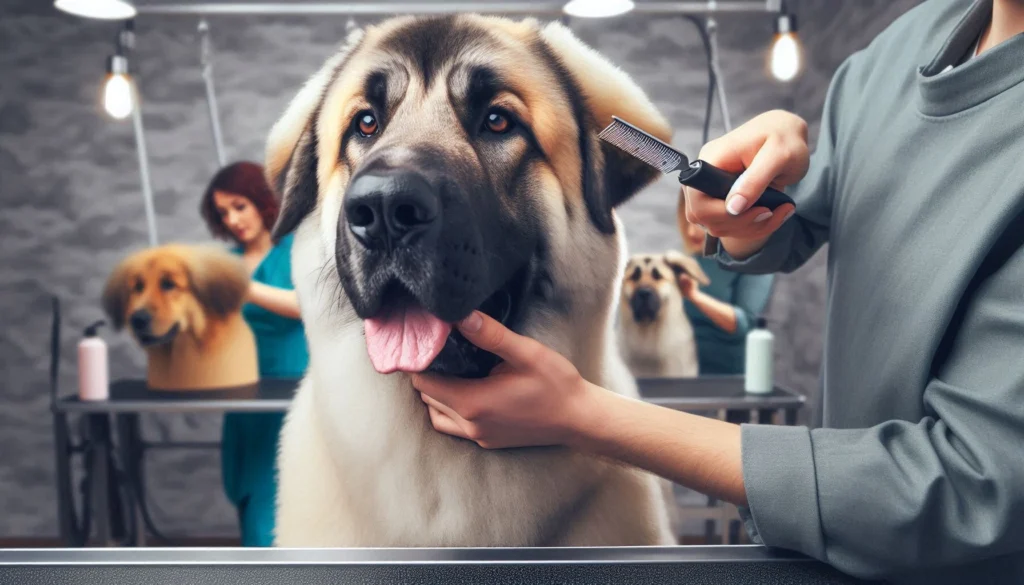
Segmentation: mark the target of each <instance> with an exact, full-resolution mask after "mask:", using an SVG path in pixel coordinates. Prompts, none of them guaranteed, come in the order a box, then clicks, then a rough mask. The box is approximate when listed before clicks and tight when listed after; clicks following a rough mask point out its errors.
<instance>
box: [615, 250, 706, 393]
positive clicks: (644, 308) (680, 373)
mask: <svg viewBox="0 0 1024 585" xmlns="http://www.w3.org/2000/svg"><path fill="white" fill-rule="evenodd" d="M683 278H692V279H693V280H695V281H696V282H697V283H698V284H700V285H704V286H707V285H708V284H710V283H711V281H710V280H709V279H708V276H707V274H706V273H705V272H704V270H702V269H701V267H700V264H698V263H697V261H696V260H695V259H694V258H693V257H692V256H687V255H685V254H682V253H680V252H676V251H674V250H671V251H668V252H665V253H662V254H636V255H634V256H633V257H632V258H630V260H629V263H627V264H626V271H625V274H624V275H623V278H622V296H621V300H620V302H619V340H620V345H621V347H622V353H623V356H624V357H625V359H626V364H627V365H628V366H629V369H630V371H631V372H633V375H634V376H636V377H638V378H692V377H695V376H697V375H698V374H699V373H700V367H699V366H698V362H697V343H696V340H695V339H694V336H693V325H692V324H691V323H690V319H689V318H688V317H687V316H686V312H685V311H684V310H683V294H682V289H681V288H680V284H681V279H683Z"/></svg>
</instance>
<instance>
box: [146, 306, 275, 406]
mask: <svg viewBox="0 0 1024 585" xmlns="http://www.w3.org/2000/svg"><path fill="white" fill-rule="evenodd" d="M146 353H147V356H148V371H147V376H146V377H147V383H148V385H149V387H150V388H151V389H154V390H208V389H216V388H233V387H241V386H249V385H252V384H255V383H256V382H258V381H259V371H258V367H257V363H256V342H255V339H254V338H253V334H252V330H250V329H249V326H248V325H247V324H246V323H245V321H244V320H243V319H242V316H241V315H238V314H234V315H230V316H228V317H227V318H224V319H210V320H208V321H207V323H206V327H205V328H204V330H203V334H202V336H201V338H200V337H197V336H196V335H194V334H192V333H190V332H183V333H180V334H178V335H177V336H176V337H175V338H174V339H173V340H172V341H171V342H170V343H167V344H164V345H161V346H157V347H152V348H149V349H148V350H147V352H146Z"/></svg>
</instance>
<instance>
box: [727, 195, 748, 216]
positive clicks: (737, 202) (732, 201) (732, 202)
mask: <svg viewBox="0 0 1024 585" xmlns="http://www.w3.org/2000/svg"><path fill="white" fill-rule="evenodd" d="M746 207H747V198H746V197H744V196H743V195H733V196H732V197H730V198H729V201H727V202H726V204H725V209H726V211H728V212H729V213H730V214H732V215H739V214H741V213H743V210H744V209H745V208H746Z"/></svg>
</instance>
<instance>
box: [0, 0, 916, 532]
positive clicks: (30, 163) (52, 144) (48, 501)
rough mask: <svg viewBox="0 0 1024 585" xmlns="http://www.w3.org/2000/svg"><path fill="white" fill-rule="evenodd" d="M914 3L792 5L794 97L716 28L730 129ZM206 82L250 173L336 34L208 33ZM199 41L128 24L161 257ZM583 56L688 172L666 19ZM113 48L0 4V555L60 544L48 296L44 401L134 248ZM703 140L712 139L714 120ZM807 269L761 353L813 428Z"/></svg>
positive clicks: (206, 435)
mask: <svg viewBox="0 0 1024 585" xmlns="http://www.w3.org/2000/svg"><path fill="white" fill-rule="evenodd" d="M916 3H917V0H899V1H893V2H890V1H887V0H858V1H852V0H847V1H843V2H838V1H836V0H802V1H799V2H795V3H794V2H791V4H792V5H793V8H794V9H795V11H796V13H797V14H798V16H799V23H800V26H801V30H800V34H801V37H802V39H803V41H804V44H805V48H806V54H807V58H808V69H807V71H806V73H805V74H804V76H803V77H802V78H801V79H800V80H799V81H798V82H796V83H794V84H792V85H791V86H788V87H784V86H781V85H779V84H776V83H774V82H772V81H771V80H770V79H769V78H768V76H767V75H766V73H765V68H764V63H765V49H766V47H767V45H768V42H769V40H770V35H771V32H772V28H771V27H772V23H771V20H770V19H769V18H767V17H765V16H723V17H721V18H720V19H719V24H720V45H721V66H722V68H723V70H724V76H725V80H724V81H725V87H726V89H727V92H728V97H729V106H730V109H731V113H732V118H733V121H734V124H738V123H741V122H743V121H744V120H747V119H749V118H750V117H752V116H753V115H755V114H757V113H759V112H761V111H764V110H768V109H771V108H777V107H782V108H787V109H790V110H793V111H796V112H797V113H799V114H801V115H803V116H805V117H806V118H807V119H808V120H809V121H811V122H812V124H811V127H812V137H813V136H814V135H815V134H816V129H817V124H816V119H817V117H818V115H819V114H820V111H821V105H822V101H823V99H824V95H825V91H826V89H827V85H828V80H829V78H830V76H831V75H832V73H833V71H834V70H835V69H836V67H837V66H838V65H839V64H840V63H841V61H842V60H843V59H844V58H845V57H846V56H847V55H849V54H850V53H852V52H853V51H855V50H857V49H859V48H861V47H863V46H865V45H866V44H867V43H868V42H869V41H870V39H871V38H872V37H873V36H874V35H876V34H877V33H878V32H880V31H881V30H882V29H884V28H885V27H886V26H887V25H888V24H889V23H890V22H891V21H892V20H893V19H894V18H896V17H897V16H898V15H900V14H901V13H903V12H904V11H905V10H907V9H908V8H910V7H911V6H913V5H915V4H916ZM209 22H210V26H211V28H212V31H213V41H214V51H215V57H216V62H215V74H216V85H217V90H218V98H219V101H220V107H221V118H222V124H223V129H224V136H225V140H226V143H227V150H228V156H229V158H230V159H240V158H246V159H257V160H258V159H260V157H261V156H262V151H263V139H264V136H265V133H266V131H267V130H268V128H269V127H270V125H271V124H272V123H273V122H274V120H275V119H276V116H277V115H278V114H279V113H280V112H281V111H282V109H283V107H284V106H285V104H286V103H287V102H288V100H289V98H290V97H291V96H292V95H293V93H294V91H295V90H296V89H297V87H298V86H299V84H300V83H301V82H302V81H303V80H304V79H305V78H306V77H307V76H308V75H309V74H310V73H311V72H313V71H314V70H315V69H316V68H317V67H318V66H319V64H320V63H321V62H322V60H323V59H324V58H325V57H327V56H328V55H329V54H330V53H331V52H332V50H333V49H334V48H335V46H336V45H337V43H338V42H339V40H340V39H341V38H342V36H343V32H344V29H345V24H346V19H345V18H326V17H301V18H300V17H287V18H280V17H279V18H269V17H216V18H211V19H210V21H209ZM196 24H197V21H196V19H195V18H192V17H184V16H173V17H140V18H139V20H138V22H137V28H136V31H137V37H138V43H137V44H138V46H137V50H136V55H135V59H134V66H135V67H136V74H137V76H138V78H139V80H140V84H141V91H142V95H143V99H144V116H145V125H146V132H147V135H146V139H147V145H148V149H149V153H150V157H151V164H152V182H153V186H154V191H155V200H156V212H157V215H158V219H157V222H158V226H159V233H160V237H161V240H162V241H169V240H179V241H201V240H205V239H207V236H206V234H205V232H204V230H203V228H202V224H201V222H200V221H199V219H198V213H197V203H198V198H199V195H200V193H201V191H202V189H203V187H204V185H205V183H206V181H207V180H208V178H209V177H210V176H211V175H212V173H213V172H214V171H215V169H216V155H215V152H214V149H213V145H212V141H211V137H210V132H209V122H208V117H207V110H206V102H205V95H204V90H203V85H202V81H201V78H200V72H199V67H198V45H197V34H196ZM571 25H572V26H573V28H574V29H576V30H577V31H578V33H579V34H580V35H581V36H582V38H583V39H585V40H586V41H588V42H590V43H592V44H593V45H595V46H596V47H597V48H599V49H600V50H602V51H603V52H604V53H606V54H607V55H609V56H610V57H611V58H612V59H614V60H615V61H616V62H618V63H620V64H621V65H622V67H623V68H624V69H625V70H626V71H627V72H629V73H630V74H632V75H634V76H635V77H636V79H637V80H638V81H639V83H640V85H641V86H643V87H644V88H645V89H646V90H647V91H649V92H650V94H651V95H652V97H653V98H654V99H655V101H656V102H657V103H658V104H659V106H661V107H662V108H664V111H665V112H666V114H667V115H668V116H669V117H670V118H671V120H672V121H673V123H674V124H675V127H676V135H675V144H676V145H678V146H680V147H682V148H684V149H685V150H686V151H687V152H690V153H693V154H695V153H697V151H698V150H699V146H700V125H701V120H702V116H703V111H704V98H705V88H706V85H705V83H706V76H705V68H704V55H703V52H702V48H701V44H700V40H699V37H698V36H697V35H696V34H695V32H694V30H693V28H692V25H691V24H690V23H688V22H686V21H685V20H683V19H682V18H679V17H664V16H662V17H650V16H642V15H632V16H627V17H625V18H621V19H616V20H613V21H582V20H573V21H572V22H571ZM115 31H116V28H115V26H114V25H112V24H110V23H104V22H97V21H83V20H79V19H76V18H73V17H70V16H67V15H64V14H61V13H58V12H56V11H55V10H54V9H53V8H52V2H48V1H47V2H44V1H41V0H38V1H37V0H0V209H2V213H0V267H2V270H0V324H2V326H0V445H2V447H0V536H13V535H17V536H46V535H54V534H56V532H57V524H56V509H55V504H54V496H55V491H54V488H53V475H54V473H53V471H54V463H53V451H52V450H53V445H52V435H51V433H52V430H51V421H50V418H49V415H48V408H47V406H48V405H47V378H46V371H47V365H48V360H49V354H48V342H47V340H48V335H49V333H48V332H49V326H50V317H49V296H50V295H54V294H56V295H59V296H60V297H61V299H62V301H63V303H64V307H65V317H64V328H63V335H64V344H63V352H64V359H63V362H62V377H61V381H62V384H63V388H64V390H65V391H66V392H71V391H73V390H74V387H75V361H74V350H75V344H76V342H77V341H78V336H79V334H80V332H81V330H82V328H83V327H84V326H86V325H87V324H88V323H89V322H91V321H93V320H94V319H97V318H100V317H101V316H102V315H101V311H100V308H99V305H98V299H99V294H100V291H101V288H102V285H103V281H104V278H105V276H106V274H107V273H108V271H109V270H110V269H111V267H112V266H113V265H114V263H115V262H116V261H117V260H118V259H119V258H121V257H122V256H123V255H124V254H125V253H126V252H128V251H130V250H133V249H137V248H139V247H142V246H144V245H146V242H147V239H146V238H147V236H146V227H145V218H144V212H143V206H142V200H141V197H140V187H139V172H138V167H137V164H136V150H135V144H134V139H133V135H132V129H131V124H130V123H128V122H115V121H112V120H110V119H108V118H106V117H105V116H104V115H103V113H102V111H101V108H100V106H99V104H100V99H99V98H100V91H101V81H102V79H103V68H104V59H105V58H106V57H107V55H108V54H109V53H110V52H111V50H112V46H113V44H112V43H113V39H114V35H115ZM712 130H713V135H717V134H719V133H720V132H721V123H720V117H719V116H718V115H717V112H716V117H715V123H714V125H713V126H712ZM676 189H677V184H675V183H674V180H673V179H666V180H665V181H663V182H661V183H658V184H657V185H655V186H653V187H651V188H650V189H649V190H647V191H646V192H644V193H643V194H641V195H640V196H638V197H637V198H636V199H634V200H633V201H632V202H630V203H629V204H628V205H627V206H626V207H625V208H623V209H622V211H621V215H622V217H623V219H624V221H625V223H626V226H627V233H628V237H629V239H630V244H631V247H632V249H633V250H636V251H642V250H663V249H666V248H677V247H679V245H680V242H679V237H678V235H677V233H676V229H675V219H674V213H675V212H674V210H675V204H676ZM824 295H825V291H824V258H823V254H821V253H819V255H818V256H816V257H815V258H814V259H812V260H811V261H810V262H809V263H808V264H807V265H806V266H804V267H803V268H802V269H800V270H798V271H797V272H795V273H793V274H791V275H786V276H783V277H780V278H779V279H778V280H777V285H776V292H775V297H774V299H773V302H772V304H771V306H770V310H769V318H770V319H771V320H772V323H773V325H772V327H773V329H774V330H775V331H776V333H777V335H778V345H779V355H778V366H777V372H778V373H777V376H778V379H779V380H780V381H781V382H782V383H784V384H787V385H789V386H790V387H792V388H795V389H797V390H799V391H801V392H803V393H805V394H806V395H807V396H808V398H809V400H810V402H811V405H812V408H811V409H809V412H810V414H811V416H810V418H809V419H808V422H810V423H811V424H814V422H815V421H816V420H817V419H816V417H814V416H813V413H814V412H815V410H816V408H814V407H815V406H816V404H817V396H816V394H817V377H818V366H819V361H820V353H821V351H820V338H821V330H822V323H823V321H822V318H823V313H822V307H823V303H824ZM105 337H106V339H107V340H108V341H109V342H110V344H111V351H112V357H111V359H112V374H113V375H114V376H122V375H130V374H138V373H139V372H141V370H142V368H143V365H144V361H143V357H142V355H141V353H140V352H139V351H138V350H137V349H136V348H135V347H134V346H133V345H132V344H131V343H130V342H129V341H128V339H127V338H126V336H124V335H113V334H110V333H109V332H107V334H106V335H105ZM219 428H220V418H219V417H215V416H214V417H207V416H161V417H153V418H149V419H146V420H144V430H145V434H146V436H147V437H149V438H153V439H158V438H166V437H174V438H178V439H183V438H188V439H189V440H216V439H217V438H218V436H219ZM149 461H150V464H149V475H148V478H149V484H150V488H151V506H152V508H153V511H154V515H155V520H156V522H157V523H158V525H159V526H160V527H161V528H163V529H164V531H165V532H167V533H170V534H190V535H233V534H235V533H236V528H235V519H234V515H233V511H232V509H231V508H230V506H229V505H228V504H227V501H226V500H225V499H224V497H223V495H222V492H221V489H220V474H219V469H220V467H219V460H218V456H217V454H216V453H215V452H202V451H199V452H157V453H154V454H152V456H151V458H150V460H149Z"/></svg>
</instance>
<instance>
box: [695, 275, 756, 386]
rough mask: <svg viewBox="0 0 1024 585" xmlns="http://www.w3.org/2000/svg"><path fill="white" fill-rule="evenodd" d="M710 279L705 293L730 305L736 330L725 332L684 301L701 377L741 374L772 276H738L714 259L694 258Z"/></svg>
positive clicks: (704, 288) (703, 287) (703, 289)
mask: <svg viewBox="0 0 1024 585" xmlns="http://www.w3.org/2000/svg"><path fill="white" fill-rule="evenodd" d="M696 260H697V262H699V263H700V267H701V268H703V269H704V272H705V273H706V274H707V275H708V278H709V279H710V280H711V284H709V285H708V286H702V287H701V290H702V291H704V293H706V294H708V295H709V296H712V297H714V298H716V299H718V300H720V301H722V302H725V303H729V304H730V305H732V307H733V309H734V310H735V311H736V331H735V332H734V333H727V332H726V331H724V330H722V329H721V328H719V327H718V325H715V324H714V323H713V322H712V321H711V319H709V318H708V317H707V316H706V315H704V313H702V312H701V311H700V309H698V308H697V307H696V306H694V304H693V303H691V302H690V301H683V308H684V310H685V311H686V315H687V316H688V317H689V318H690V322H691V323H692V324H693V333H694V337H695V339H696V342H697V359H698V361H699V364H700V373H701V374H702V375H705V374H711V375H734V374H742V373H743V370H744V367H745V360H746V341H747V340H746V337H747V333H748V332H749V331H750V329H751V328H752V327H753V326H754V324H755V323H756V320H757V317H758V316H759V315H761V314H763V313H764V310H765V307H766V306H767V305H768V300H769V298H770V297H771V292H772V284H773V282H774V279H775V277H774V276H773V275H771V274H739V273H736V272H730V271H728V270H726V269H724V268H722V267H721V266H720V265H719V264H718V262H717V261H716V260H715V259H714V258H705V257H702V256H698V257H696Z"/></svg>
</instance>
